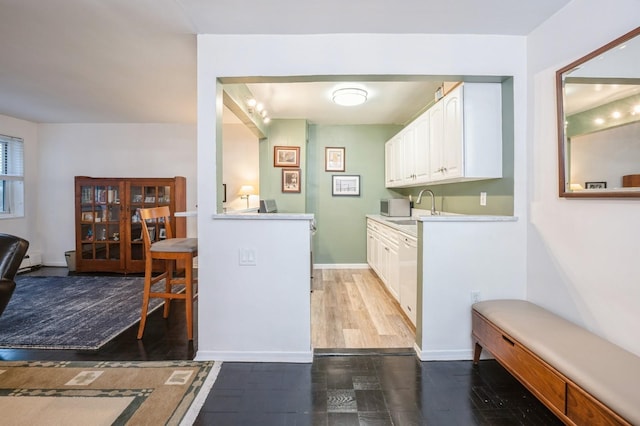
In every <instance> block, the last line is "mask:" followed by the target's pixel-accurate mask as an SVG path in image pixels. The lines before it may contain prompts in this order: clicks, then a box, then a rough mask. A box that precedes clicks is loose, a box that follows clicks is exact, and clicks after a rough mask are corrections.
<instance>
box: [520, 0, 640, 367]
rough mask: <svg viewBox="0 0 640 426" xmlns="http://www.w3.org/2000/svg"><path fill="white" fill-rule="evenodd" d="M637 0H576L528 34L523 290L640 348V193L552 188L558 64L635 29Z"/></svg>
mask: <svg viewBox="0 0 640 426" xmlns="http://www.w3.org/2000/svg"><path fill="white" fill-rule="evenodd" d="M639 22H640V2H638V1H637V0H612V1H610V2H607V4H606V7H603V3H602V2H601V1H597V0H574V1H572V2H571V3H569V4H568V5H567V6H566V7H565V8H564V9H562V10H561V11H560V12H558V13H557V14H556V15H554V16H553V17H552V18H551V19H549V20H548V21H547V22H545V23H544V24H543V25H542V26H540V27H539V28H538V29H536V31H534V32H533V33H532V34H530V36H529V37H528V67H529V89H530V91H531V93H532V96H531V97H530V101H529V105H528V110H529V124H530V127H529V128H530V132H529V137H528V146H529V148H528V150H529V152H530V154H531V160H530V163H529V187H530V202H531V213H530V225H529V233H528V246H527V251H528V271H527V293H528V294H527V297H528V299H530V300H531V301H533V302H536V303H538V304H540V305H542V306H545V307H547V308H549V309H550V310H552V311H555V312H557V313H558V314H560V315H562V316H564V317H566V318H568V319H570V320H573V321H575V322H577V323H579V324H581V325H584V326H586V327H587V328H589V329H591V330H593V331H594V332H596V333H598V334H600V335H602V336H604V337H605V338H607V339H609V340H611V341H613V342H616V343H618V344H619V345H621V346H623V347H624V348H626V349H628V350H630V351H632V352H634V353H636V354H638V355H640V339H638V338H637V330H640V309H638V301H639V300H640V285H638V284H639V280H638V271H637V263H638V254H639V253H640V221H639V220H638V218H639V217H640V200H615V199H604V200H582V199H561V198H559V197H558V162H557V161H558V160H557V159H558V156H557V131H556V129H557V127H556V117H555V71H556V70H557V69H559V68H561V67H563V66H565V65H567V64H569V63H570V62H572V61H574V60H576V59H578V58H580V57H582V56H584V55H586V54H587V53H589V52H591V51H593V50H595V49H596V48H598V47H600V46H602V45H604V44H606V43H608V42H609V41H611V40H613V39H615V38H617V37H619V36H621V35H623V34H624V33H626V32H628V31H630V30H631V29H633V28H635V27H636V26H637V25H638V23H639Z"/></svg>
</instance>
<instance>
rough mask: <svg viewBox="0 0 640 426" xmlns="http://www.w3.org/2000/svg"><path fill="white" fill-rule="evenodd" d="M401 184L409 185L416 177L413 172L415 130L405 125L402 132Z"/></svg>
mask: <svg viewBox="0 0 640 426" xmlns="http://www.w3.org/2000/svg"><path fill="white" fill-rule="evenodd" d="M402 159H403V161H402V166H403V170H402V184H403V185H411V184H412V183H413V182H414V181H415V179H416V173H415V132H414V129H413V128H412V127H407V128H406V129H405V130H404V131H403V132H402Z"/></svg>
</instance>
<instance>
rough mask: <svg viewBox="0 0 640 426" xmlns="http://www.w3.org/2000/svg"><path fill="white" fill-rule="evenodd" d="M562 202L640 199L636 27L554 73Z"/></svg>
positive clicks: (639, 86) (639, 73)
mask: <svg viewBox="0 0 640 426" xmlns="http://www.w3.org/2000/svg"><path fill="white" fill-rule="evenodd" d="M556 90H557V103H558V135H559V137H558V152H559V156H558V158H559V172H560V173H559V181H560V182H559V190H560V191H559V192H560V196H561V197H582V198H598V197H616V198H618V197H640V27H638V28H636V29H635V30H633V31H631V32H629V33H627V34H625V35H623V36H622V37H620V38H618V39H616V40H614V41H612V42H610V43H608V44H607V45H605V46H603V47H601V48H600V49H597V50H595V51H593V52H591V53H590V54H588V55H586V56H585V57H583V58H580V59H578V60H577V61H575V62H573V63H571V64H569V65H567V66H566V67H564V68H562V69H560V70H558V71H557V73H556Z"/></svg>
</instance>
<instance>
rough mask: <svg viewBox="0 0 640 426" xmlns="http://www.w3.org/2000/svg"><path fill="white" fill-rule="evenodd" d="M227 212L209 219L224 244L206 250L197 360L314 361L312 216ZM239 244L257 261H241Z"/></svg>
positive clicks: (217, 238) (201, 278) (200, 263)
mask: <svg viewBox="0 0 640 426" xmlns="http://www.w3.org/2000/svg"><path fill="white" fill-rule="evenodd" d="M221 216H222V217H219V218H218V219H215V220H213V221H211V222H212V223H211V225H212V227H213V231H214V233H215V238H216V241H221V242H222V244H216V245H215V246H214V247H213V255H212V256H210V257H206V258H205V257H203V256H202V254H200V262H199V265H200V267H199V270H198V274H199V278H198V281H199V294H198V353H197V358H196V359H198V360H216V361H251V362H254V361H280V362H282V361H284V362H311V361H312V358H313V354H312V351H311V269H310V252H311V235H310V233H309V220H305V219H302V218H300V219H299V220H296V219H293V220H284V219H277V217H278V216H282V215H277V214H270V215H257V214H256V215H253V217H251V216H250V217H247V218H245V219H242V218H238V217H235V218H233V217H232V218H225V217H224V215H221ZM255 216H262V217H255ZM305 216H309V217H312V216H311V215H305ZM199 242H200V245H202V238H200V240H199ZM241 250H242V251H251V252H252V253H253V259H254V261H255V264H254V265H249V266H244V265H239V257H240V256H239V253H240V251H241ZM205 265H206V266H209V265H212V267H213V268H215V270H216V273H217V274H216V277H215V278H216V279H214V280H211V279H210V278H209V277H207V278H206V279H205V278H203V277H202V274H201V271H202V268H203V267H204V266H205ZM222 277H224V278H223V279H222Z"/></svg>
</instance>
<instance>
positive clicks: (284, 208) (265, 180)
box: [259, 120, 308, 213]
mask: <svg viewBox="0 0 640 426" xmlns="http://www.w3.org/2000/svg"><path fill="white" fill-rule="evenodd" d="M268 134H269V137H268V138H267V139H261V140H260V148H259V149H260V198H261V199H274V200H276V204H277V205H278V212H280V213H306V212H307V210H306V206H305V201H306V200H305V194H306V192H307V186H308V178H307V176H306V175H307V167H306V151H307V121H306V120H272V121H271V123H269V129H268ZM275 146H297V147H300V169H301V179H302V182H301V185H300V193H291V192H287V193H283V192H282V169H283V167H274V166H273V147H275Z"/></svg>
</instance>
